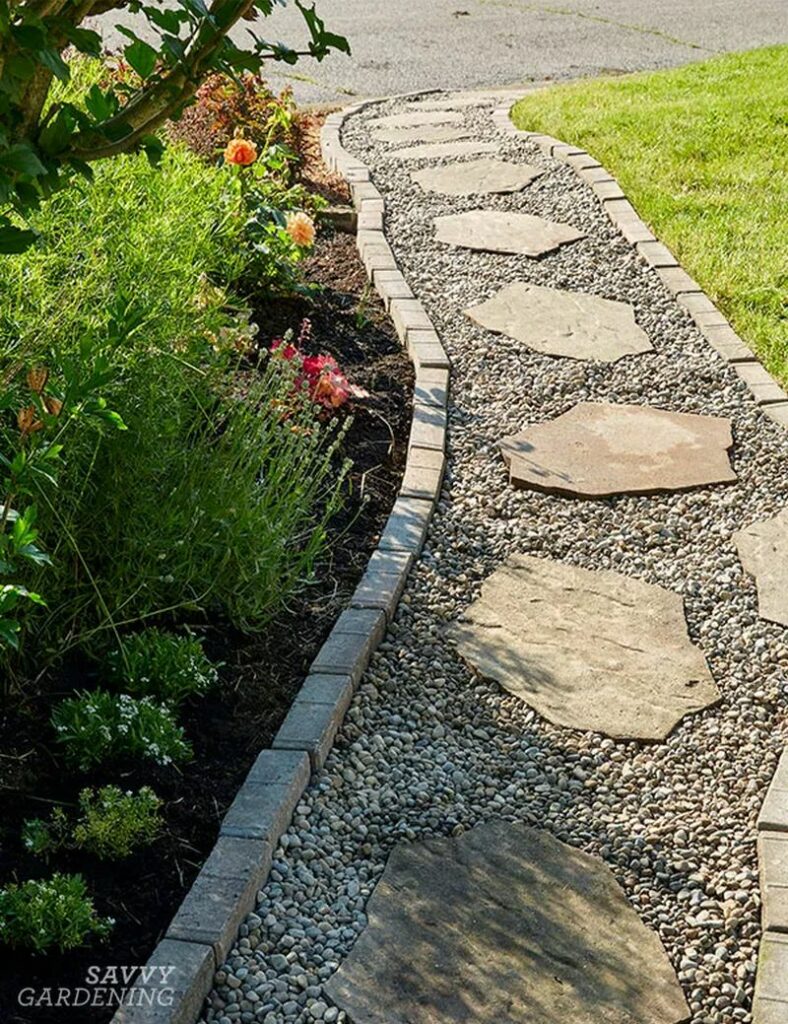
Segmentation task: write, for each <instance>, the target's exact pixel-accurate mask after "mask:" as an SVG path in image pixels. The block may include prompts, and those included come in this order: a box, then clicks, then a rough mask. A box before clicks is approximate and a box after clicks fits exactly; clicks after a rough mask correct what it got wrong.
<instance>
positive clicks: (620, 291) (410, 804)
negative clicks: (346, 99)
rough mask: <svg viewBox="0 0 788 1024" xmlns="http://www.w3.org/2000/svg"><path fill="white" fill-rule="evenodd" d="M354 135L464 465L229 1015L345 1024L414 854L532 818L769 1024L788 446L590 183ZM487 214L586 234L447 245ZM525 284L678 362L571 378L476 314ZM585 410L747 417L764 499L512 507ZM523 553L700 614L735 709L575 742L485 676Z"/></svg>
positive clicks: (229, 1000) (254, 927)
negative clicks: (401, 860) (499, 615)
mask: <svg viewBox="0 0 788 1024" xmlns="http://www.w3.org/2000/svg"><path fill="white" fill-rule="evenodd" d="M402 109H403V104H402V102H401V101H400V102H391V103H387V104H382V105H381V106H378V107H375V108H373V109H372V110H371V111H369V112H367V113H364V114H361V115H358V116H356V117H354V118H353V119H352V120H351V121H350V122H349V124H348V126H347V127H346V130H345V135H344V144H345V146H346V147H347V148H349V149H350V151H351V152H353V153H354V155H356V156H358V157H359V158H361V159H362V160H364V161H365V162H366V163H367V164H368V165H369V166H370V168H371V169H372V171H373V177H374V180H375V182H376V184H377V186H378V188H379V189H380V190H381V191H382V192H383V194H384V196H385V199H386V204H387V211H388V212H387V229H388V231H389V236H390V239H391V241H392V245H393V247H394V249H395V251H396V255H397V258H398V261H399V262H400V265H401V267H402V269H403V272H404V273H405V276H406V277H407V278H408V280H409V282H410V284H411V286H412V287H413V289H414V291H415V292H416V294H417V295H419V297H420V298H421V299H422V301H423V302H424V304H425V306H426V308H427V310H428V312H429V314H430V316H431V317H432V318H433V320H434V322H435V324H436V327H437V328H438V330H439V332H440V333H441V335H442V338H443V343H444V345H445V346H446V348H447V350H448V353H449V355H450V357H451V359H452V363H453V377H452V405H451V408H450V469H449V474H448V478H447V482H446V484H445V487H444V491H443V494H442V497H441V501H440V505H439V508H438V511H437V513H436V516H435V519H434V521H433V525H432V528H431V531H430V535H429V538H428V542H427V545H426V548H425V551H424V553H423V556H422V559H421V561H420V563H419V564H418V566H417V567H416V568H415V570H414V572H413V575H412V577H411V580H410V582H409V584H408V587H407V590H406V592H405V595H404V597H403V601H402V604H401V606H400V609H399V612H398V614H397V618H396V621H395V623H394V624H393V625H392V627H391V629H390V631H389V634H388V636H387V638H386V641H385V642H384V643H383V645H382V646H381V648H380V649H379V651H378V653H377V654H376V655H375V656H374V658H373V661H372V665H371V667H370V669H369V671H368V672H367V675H366V677H365V679H364V681H363V683H362V686H361V688H360V690H359V692H358V694H357V696H356V698H355V700H354V703H353V705H352V707H351V709H350V711H349V713H348V716H347V719H346V722H345V726H344V728H343V730H342V732H341V734H340V736H339V738H338V742H337V745H336V747H335V749H334V751H333V752H332V754H331V755H330V757H329V759H328V762H327V764H326V768H325V770H324V771H323V772H321V774H320V776H319V777H318V778H317V780H316V781H315V782H314V783H313V785H312V786H311V787H310V789H309V790H308V791H307V793H306V794H305V796H304V799H303V800H302V802H301V804H300V805H299V807H298V809H297V812H296V815H295V819H294V821H293V825H292V827H291V828H290V829H289V831H288V832H287V834H286V835H285V836H284V837H283V840H282V844H281V848H280V849H279V850H278V851H277V855H276V861H275V864H274V870H273V872H272V874H271V878H270V881H269V883H268V885H267V886H266V888H265V889H264V890H263V892H262V893H261V899H260V903H259V907H258V909H257V912H256V914H254V915H252V916H250V918H249V919H248V921H247V923H246V924H245V925H244V926H243V927H242V929H241V934H240V937H239V940H238V943H237V946H236V948H235V949H234V950H233V952H232V953H231V955H230V957H229V959H228V963H227V964H226V965H225V967H224V969H223V970H222V971H220V972H219V973H218V974H217V978H216V987H215V989H214V991H213V992H212V993H211V996H210V998H209V1001H208V1004H207V1009H206V1012H205V1015H204V1017H203V1020H204V1021H206V1022H207V1021H210V1022H218V1024H228V1022H230V1021H233V1022H235V1021H238V1020H241V1021H244V1022H252V1021H260V1020H262V1021H263V1022H264V1024H282V1022H293V1021H297V1022H310V1021H313V1020H325V1021H332V1020H336V1021H342V1020H343V1019H344V1016H343V1014H342V1013H341V1012H339V1013H338V1012H337V1011H336V1009H335V1008H333V1007H331V1006H330V1005H329V1004H328V1002H327V1000H325V999H323V998H322V989H321V984H322V982H323V981H324V980H325V979H326V978H327V977H329V976H330V974H331V973H332V972H333V971H334V970H335V969H336V967H337V965H338V964H339V962H340V961H341V959H342V957H343V956H345V955H346V954H347V952H348V951H349V949H350V948H351V947H352V945H353V942H354V940H355V938H356V936H357V935H358V934H359V933H360V932H361V931H362V930H363V928H364V924H365V916H364V907H365V903H366V900H367V897H368V896H369V894H370V892H371V891H372V889H373V887H374V885H375V881H376V879H377V878H378V876H379V874H380V872H381V871H382V870H383V867H384V865H385V861H386V858H387V855H388V853H389V852H390V850H391V848H392V846H393V845H394V844H396V843H399V842H407V841H411V840H414V839H418V838H420V837H424V836H429V835H458V834H460V833H461V832H463V831H464V830H466V829H468V828H470V827H472V826H473V825H475V824H477V823H479V822H481V821H485V820H489V819H491V818H504V819H507V820H519V821H525V822H527V823H529V824H533V825H537V826H539V827H543V828H547V829H549V830H550V831H552V832H553V833H554V834H555V835H556V836H557V837H558V838H560V839H562V840H564V841H566V842H568V843H571V844H573V845H576V846H578V847H581V848H582V849H584V850H586V851H587V852H589V853H592V854H595V855H597V856H599V857H601V858H603V859H604V861H605V862H606V863H607V864H609V866H610V867H611V868H612V870H613V872H614V873H615V876H616V878H617V879H618V881H619V882H620V884H621V886H622V888H623V890H624V891H625V893H626V894H627V896H628V898H629V899H630V900H631V902H632V904H633V905H634V907H635V908H636V909H637V910H638V912H639V913H640V914H641V916H642V918H643V920H644V921H645V922H646V923H647V924H648V925H650V926H651V927H653V928H655V929H656V930H657V931H658V932H659V934H660V936H661V938H662V941H663V942H664V944H665V947H666V949H667V950H668V953H669V955H670V957H671V959H672V961H673V963H674V965H675V967H676V970H677V971H678V973H679V978H680V980H681V982H682V984H683V986H684V988H685V991H686V993H687V998H688V1000H689V1002H690V1005H691V1008H692V1021H693V1024H712V1022H713V1024H729V1022H733V1021H739V1022H744V1024H746V1022H749V1021H751V1015H750V1012H749V1007H750V1002H751V998H752V988H753V979H754V973H755V963H756V956H757V947H758V941H759V935H760V928H759V895H758V878H757V863H756V850H755V820H756V816H757V812H758V808H759V806H760V803H761V800H762V799H763V796H764V793H765V789H766V786H767V784H768V782H769V779H770V776H771V774H772V772H773V771H774V767H775V765H776V760H777V756H778V753H779V751H780V749H781V747H782V744H783V742H784V739H785V737H784V734H783V736H781V735H780V734H779V729H780V727H781V726H780V723H782V726H783V728H784V725H785V720H786V710H787V709H788V684H786V682H785V671H786V668H788V645H787V644H786V634H785V630H784V629H782V628H781V627H779V626H775V625H771V624H769V623H767V622H763V621H761V620H760V619H759V618H758V615H757V602H756V593H755V586H754V583H753V581H752V580H751V579H750V578H748V577H747V576H745V574H744V573H743V572H742V569H741V567H740V565H739V562H738V559H737V556H736V551H735V549H734V546H733V544H732V542H731V535H732V534H733V533H734V532H735V531H736V530H738V529H740V528H741V527H742V526H744V525H746V524H748V523H750V522H751V521H753V520H754V519H757V518H766V517H769V516H772V515H774V514H776V513H777V512H779V511H780V510H781V509H782V508H783V507H785V505H786V504H788V477H786V474H785V466H786V464H787V462H786V460H787V458H788V433H786V432H785V431H784V430H783V429H782V428H780V427H778V426H777V425H776V424H774V423H773V422H772V421H771V420H769V419H768V418H766V417H765V416H764V415H763V414H762V413H760V412H759V411H758V410H757V409H756V407H755V405H754V403H753V401H752V399H751V398H750V396H749V393H748V391H747V390H746V388H745V386H744V385H743V384H742V383H741V382H740V381H739V380H738V378H737V377H736V376H735V374H734V373H733V371H732V370H731V369H730V368H729V367H728V366H726V365H725V364H724V363H723V362H722V361H721V360H720V359H719V358H718V357H717V356H716V354H715V353H714V352H713V350H712V349H711V348H710V347H709V346H708V345H707V343H706V342H705V341H704V340H703V339H702V337H701V336H700V334H699V333H698V331H697V330H696V329H695V327H694V325H693V323H692V321H691V320H690V319H689V317H688V316H687V315H686V314H685V313H684V312H683V311H682V310H681V309H680V307H679V306H678V305H677V304H676V302H675V300H674V299H673V298H672V297H671V296H670V295H669V293H668V292H667V291H666V289H665V288H664V287H663V285H662V284H661V282H660V281H659V279H658V278H657V276H656V274H655V273H654V272H653V271H651V270H650V269H649V268H647V267H646V266H645V265H643V264H641V263H640V262H639V261H638V260H637V259H636V257H635V255H634V252H633V250H632V248H631V247H630V246H629V245H627V244H626V243H625V242H624V241H623V240H622V239H621V238H620V237H619V236H618V234H617V232H616V231H615V230H614V228H613V227H612V225H611V224H610V222H609V221H608V219H607V217H606V216H605V215H604V213H603V212H602V210H601V207H600V206H599V204H598V202H597V200H596V199H595V197H594V195H593V193H592V192H591V190H590V189H589V188H588V187H587V186H586V185H585V184H584V183H582V182H580V181H579V179H577V178H576V176H575V175H574V173H573V172H572V171H571V169H569V168H568V167H566V166H564V165H561V164H558V163H556V162H555V161H552V160H547V159H545V158H544V157H543V156H542V155H541V153H540V152H539V151H538V150H536V149H535V147H532V146H530V145H528V143H526V142H521V141H519V140H517V139H511V138H509V137H504V136H502V135H498V134H496V133H495V131H494V129H493V128H492V126H491V122H490V118H489V109H487V110H486V111H484V110H481V111H480V110H471V111H469V112H468V114H467V118H466V123H467V124H468V125H470V126H472V127H473V128H474V130H475V132H476V134H477V135H478V137H480V138H494V139H496V140H497V141H498V142H499V144H500V147H501V152H502V153H505V154H506V155H507V156H509V157H511V158H513V159H518V160H526V161H528V162H530V163H534V164H538V165H540V166H545V167H546V168H547V173H546V174H545V175H544V176H543V177H541V178H539V179H538V180H537V181H535V182H534V183H533V184H532V185H531V186H529V187H528V188H527V189H526V190H525V191H523V192H522V193H520V194H517V195H514V196H501V197H485V199H484V200H483V202H482V203H477V202H475V201H474V200H473V199H464V198H456V197H452V198H449V197H442V196H437V195H424V194H423V193H422V192H421V191H420V190H419V189H417V188H416V187H414V186H413V185H412V183H411V181H410V176H409V171H410V170H413V169H416V168H418V167H420V166H421V164H420V163H417V164H413V163H410V164H408V165H405V166H400V165H399V164H398V163H397V162H396V161H394V160H392V159H391V158H390V156H389V154H390V153H391V152H392V147H390V146H385V145H376V144H372V143H371V142H370V141H369V135H368V132H367V130H366V129H365V122H366V121H368V120H369V119H371V118H374V117H378V116H381V115H382V114H387V113H396V112H399V111H401V110H402ZM476 205H484V206H488V207H491V208H496V209H507V210H520V211H522V212H526V213H533V214H538V215H540V216H544V217H548V218H550V219H555V220H560V221H565V222H567V223H570V224H573V225H575V226H577V227H578V228H581V229H582V230H584V231H585V232H587V233H588V237H587V238H586V239H584V240H582V241H580V242H578V243H575V244H573V245H571V246H567V247H565V248H563V249H561V250H559V251H558V252H556V253H553V254H551V255H548V256H546V257H544V258H543V259H541V260H537V261H534V260H529V259H528V258H526V257H517V256H495V255H490V254H485V253H476V252H466V251H463V250H459V249H450V248H448V247H446V246H442V245H439V244H437V243H435V242H433V241H432V240H431V239H432V228H431V222H432V219H433V218H434V217H435V216H438V215H440V214H444V213H449V212H459V211H461V210H466V209H472V208H474V207H475V206H476ZM516 280H525V281H531V282H534V283H538V284H543V285H553V286H556V287H560V288H569V289H577V290H584V291H589V292H594V293H596V294H599V295H602V296H605V297H607V298H614V299H621V300H625V301H628V302H631V303H632V304H633V305H634V307H635V310H636V316H637V320H638V322H639V323H640V325H641V326H642V327H643V328H644V329H645V330H646V331H647V332H648V333H649V336H650V337H651V340H652V342H653V344H654V345H655V348H656V351H655V352H654V353H650V354H647V355H642V356H638V357H636V358H628V359H624V360H622V361H621V362H620V363H618V364H615V365H592V364H585V363H578V362H576V361H572V360H554V359H551V358H549V357H546V356H541V355H538V354H536V353H533V352H530V351H528V350H526V349H524V348H521V347H520V346H518V345H517V344H516V343H514V342H510V341H508V340H507V339H505V338H503V337H500V336H494V335H492V334H489V333H487V332H485V331H484V330H482V329H481V328H479V327H477V326H475V325H474V324H473V323H471V321H469V320H468V319H467V318H466V317H464V316H463V315H462V313H461V310H462V309H464V308H465V307H467V306H469V305H472V304H474V303H477V302H479V301H481V300H483V299H486V298H489V297H490V296H491V295H492V294H493V293H494V292H495V291H496V290H497V289H498V288H499V287H500V286H502V285H503V284H504V283H507V282H511V281H516ZM581 400H597V401H610V402H633V403H649V404H653V405H656V406H659V407H661V408H665V409H673V410H677V411H682V412H694V413H707V414H713V415H721V416H729V417H730V418H731V419H732V420H733V425H734V436H735V439H736V444H735V448H734V451H733V455H732V461H733V464H734V466H735V468H736V470H737V471H738V473H739V483H738V484H736V485H732V486H723V487H712V488H708V489H704V490H701V491H696V492H689V493H683V494H673V495H660V496H655V497H634V498H628V497H622V498H616V499H612V500H605V501H578V500H572V499H564V498H559V497H554V496H548V495H544V494H539V493H534V492H529V491H519V492H517V491H513V490H511V489H510V488H509V486H508V484H507V478H506V472H505V468H504V465H503V462H502V460H501V458H500V455H499V454H498V452H497V448H496V444H497V441H498V440H499V438H501V437H502V436H503V435H505V434H511V433H513V432H515V431H517V430H519V429H521V428H522V427H523V426H524V425H525V424H527V423H529V422H532V421H536V420H542V419H547V418H552V417H554V416H557V415H559V414H560V413H562V412H565V411H566V410H567V409H568V408H570V407H571V406H572V405H573V404H575V403H576V402H578V401H581ZM510 552H524V553H527V554H533V555H540V556H545V557H550V558H555V559H559V560H563V561H566V562H569V563H572V564H575V565H579V566H584V567H587V568H591V569H615V570H617V571H619V572H622V573H625V574H628V575H631V576H634V577H637V578H638V579H641V580H644V581H646V582H648V583H655V584H660V585H662V586H664V587H668V588H671V589H673V590H675V591H677V592H679V593H681V594H683V595H684V598H685V604H686V613H687V622H688V627H689V632H690V635H691V637H692V638H693V640H694V641H695V642H696V643H697V644H698V645H699V646H700V647H701V649H702V650H703V651H704V653H705V654H706V656H707V658H708V661H709V665H710V667H711V669H712V672H713V674H714V677H715V679H716V681H717V683H718V685H719V687H720V690H721V691H722V694H723V699H722V702H721V703H720V704H719V705H718V706H717V707H715V708H713V709H710V710H708V711H706V712H703V713H701V714H698V715H695V716H692V717H690V718H689V719H687V720H685V721H684V722H683V723H682V724H681V725H680V726H679V727H678V728H677V729H676V730H675V731H674V733H673V734H672V735H671V736H670V737H669V739H668V740H667V741H666V742H665V743H659V744H651V745H644V744H641V743H636V742H614V741H612V740H610V739H605V738H603V737H601V736H599V735H597V734H593V733H585V734H581V733H576V732H571V731H569V730H565V729H560V728H556V727H553V726H551V725H549V724H547V723H546V722H544V721H542V720H541V719H539V718H538V716H537V715H536V714H535V713H534V712H533V711H531V710H529V708H528V707H527V706H525V705H524V704H523V703H522V702H520V701H519V700H518V699H516V698H514V697H512V696H510V695H508V694H506V693H505V692H502V691H501V690H499V688H498V687H497V686H496V685H495V684H490V683H487V682H485V681H483V680H480V679H478V678H476V677H475V676H474V675H473V673H472V672H471V671H470V670H469V669H468V668H467V666H466V665H465V664H464V663H463V662H462V661H461V660H460V659H459V658H458V656H457V655H456V652H454V651H453V650H452V648H451V647H450V645H449V644H448V643H447V642H446V640H445V638H444V627H445V625H446V623H447V622H449V621H451V620H452V619H454V618H456V617H457V616H458V615H460V614H461V613H462V612H463V610H464V609H465V608H466V607H467V606H468V604H469V603H470V602H471V601H473V600H474V599H475V597H476V596H477V595H478V593H479V588H480V584H481V581H482V580H483V579H484V578H485V577H486V576H488V575H489V574H490V573H491V572H492V571H493V570H494V569H495V568H496V567H497V566H498V565H499V564H500V563H501V562H502V561H503V560H504V559H505V558H506V557H507V555H508V554H509V553H510Z"/></svg>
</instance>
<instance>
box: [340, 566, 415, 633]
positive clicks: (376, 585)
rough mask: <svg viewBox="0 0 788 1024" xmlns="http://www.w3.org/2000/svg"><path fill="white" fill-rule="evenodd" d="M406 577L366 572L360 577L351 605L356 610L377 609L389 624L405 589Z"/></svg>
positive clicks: (404, 575) (403, 575)
mask: <svg viewBox="0 0 788 1024" xmlns="http://www.w3.org/2000/svg"><path fill="white" fill-rule="evenodd" d="M406 580H407V575H406V574H405V573H403V574H402V575H399V576H396V575H394V574H393V573H388V572H374V571H371V570H367V572H365V573H364V575H363V576H362V577H361V582H360V583H359V585H358V586H357V587H356V590H355V593H354V594H353V597H352V598H351V599H350V603H351V605H353V606H354V607H357V608H378V609H380V610H381V611H383V612H385V614H386V618H387V620H388V621H389V622H390V621H391V620H392V619H393V617H394V612H395V611H396V609H397V602H398V601H399V599H400V596H401V595H402V591H403V589H404V587H405V581H406Z"/></svg>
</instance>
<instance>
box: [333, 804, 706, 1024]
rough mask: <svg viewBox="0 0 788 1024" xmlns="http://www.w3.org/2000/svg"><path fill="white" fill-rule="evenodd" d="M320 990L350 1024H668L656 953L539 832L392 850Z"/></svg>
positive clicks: (674, 1009)
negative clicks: (360, 925)
mask: <svg viewBox="0 0 788 1024" xmlns="http://www.w3.org/2000/svg"><path fill="white" fill-rule="evenodd" d="M367 914H368V916H369V923H368V925H367V927H366V929H365V930H364V932H363V933H362V934H361V936H360V938H359V939H358V940H357V942H356V944H355V946H354V947H353V949H352V950H351V951H350V953H349V955H348V956H347V957H346V959H345V961H344V962H343V964H342V965H341V967H340V968H339V970H338V971H337V972H336V973H335V974H334V975H333V977H331V978H330V979H329V980H328V981H327V982H326V983H325V985H324V990H325V991H326V993H327V994H328V996H329V998H330V999H331V1000H332V1001H333V1002H334V1003H335V1004H336V1005H337V1006H338V1007H339V1008H340V1009H342V1010H344V1011H345V1012H346V1013H347V1014H348V1016H349V1017H350V1018H351V1019H352V1021H353V1024H448V1022H452V1024H680V1022H681V1021H686V1020H688V1019H689V1008H688V1007H687V1004H686V1001H685V999H684V995H683V993H682V991H681V988H680V986H679V983H678V981H677V979H676V976H675V973H674V971H673V968H672V967H671V964H670V961H669V960H668V957H667V954H666V953H665V950H664V948H663V947H662V944H661V943H660V941H659V938H658V936H657V935H656V933H655V932H653V931H651V930H650V929H649V928H647V927H646V925H644V924H643V922H642V921H641V920H640V918H639V917H638V915H637V913H636V911H635V910H634V909H633V908H632V907H631V906H630V904H629V902H628V901H627V899H626V898H625V896H624V894H623V892H622V891H621V890H620V889H619V887H618V885H617V884H616V881H615V878H614V877H613V874H612V872H611V871H610V869H609V868H608V867H607V866H606V865H605V864H604V863H603V862H602V861H601V860H598V859H596V858H594V857H591V856H590V855H589V854H587V853H583V852H582V851H580V850H576V849H574V848H573V847H571V846H567V845H566V844H564V843H562V842H559V840H557V839H555V838H554V837H553V836H551V835H550V834H549V833H548V832H545V831H540V830H538V829H534V828H530V827H528V826H526V825H523V824H520V823H508V822H491V823H489V824H485V825H479V826H477V827H476V828H474V829H471V830H470V831H469V832H466V833H465V834H464V835H462V836H460V837H459V838H456V839H428V840H426V841H423V842H418V843H413V844H411V845H401V846H398V847H396V848H395V850H394V852H393V853H392V854H391V857H390V858H389V862H388V864H387V865H386V869H385V871H384V873H383V875H382V877H381V879H380V881H379V882H378V885H377V887H376V889H375V892H374V893H373V895H372V897H371V899H370V901H369V905H368V907H367Z"/></svg>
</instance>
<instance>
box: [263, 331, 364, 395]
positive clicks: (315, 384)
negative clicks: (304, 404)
mask: <svg viewBox="0 0 788 1024" xmlns="http://www.w3.org/2000/svg"><path fill="white" fill-rule="evenodd" d="M292 336H293V335H292V331H290V332H288V334H286V335H285V337H284V338H277V340H276V341H274V343H273V344H272V345H271V353H272V354H273V355H274V357H275V358H277V359H282V360H284V361H285V362H287V363H291V364H292V365H293V366H294V367H295V372H296V379H295V385H294V386H295V388H296V389H298V390H301V389H302V388H305V389H306V391H307V392H308V394H309V397H310V398H311V399H312V401H313V402H314V403H315V404H316V405H319V406H321V407H322V409H323V410H325V411H327V412H336V411H337V409H341V408H342V406H343V405H346V404H347V402H349V401H350V399H351V398H369V392H368V391H365V390H364V389H363V388H360V387H358V386H357V385H355V384H351V383H350V381H349V380H348V379H347V377H346V376H345V374H344V373H343V372H342V370H341V369H340V368H339V364H338V363H337V361H336V359H334V357H333V356H331V355H328V354H327V353H325V352H323V353H321V354H320V355H315V356H308V355H305V354H304V353H303V351H302V350H301V346H303V345H305V344H307V343H309V342H310V341H311V336H312V325H311V323H310V322H309V320H304V321H303V323H302V324H301V332H300V334H299V336H298V343H297V344H296V345H294V344H293V342H292Z"/></svg>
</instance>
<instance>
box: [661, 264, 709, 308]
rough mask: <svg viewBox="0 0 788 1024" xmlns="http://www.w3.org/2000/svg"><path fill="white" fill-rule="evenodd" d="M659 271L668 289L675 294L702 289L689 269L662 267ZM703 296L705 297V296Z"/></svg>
mask: <svg viewBox="0 0 788 1024" xmlns="http://www.w3.org/2000/svg"><path fill="white" fill-rule="evenodd" d="M657 273H658V274H659V276H660V277H661V278H662V281H663V282H664V284H665V286H666V288H667V289H668V291H671V292H673V294H674V295H683V294H685V293H687V292H700V291H701V287H700V285H699V284H698V282H697V281H695V280H693V278H691V277H690V276H689V274H688V273H687V271H686V270H683V269H682V268H681V267H660V268H659V269H658V270H657ZM703 297H704V298H705V296H703ZM707 301H708V300H707Z"/></svg>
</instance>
